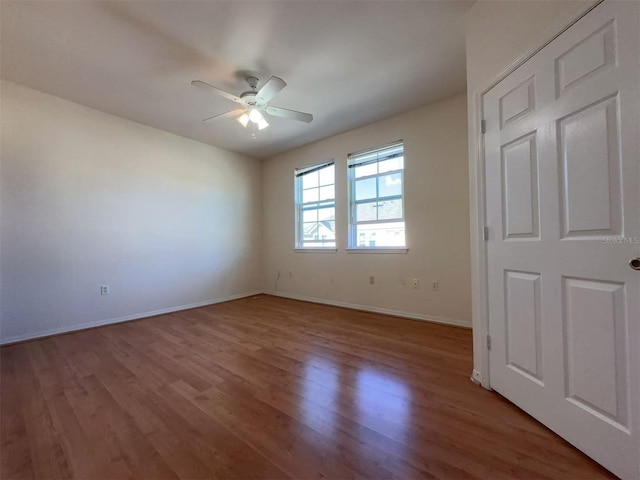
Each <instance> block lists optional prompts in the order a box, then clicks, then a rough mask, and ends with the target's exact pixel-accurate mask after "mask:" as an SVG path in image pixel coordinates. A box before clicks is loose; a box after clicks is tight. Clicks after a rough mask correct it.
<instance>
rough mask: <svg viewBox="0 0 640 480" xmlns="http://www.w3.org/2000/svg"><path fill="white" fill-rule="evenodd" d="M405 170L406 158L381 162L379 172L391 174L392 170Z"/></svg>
mask: <svg viewBox="0 0 640 480" xmlns="http://www.w3.org/2000/svg"><path fill="white" fill-rule="evenodd" d="M403 168H404V157H396V158H391V159H389V160H385V161H384V162H380V163H379V166H378V171H379V172H380V173H385V172H391V171H392V170H402V169H403Z"/></svg>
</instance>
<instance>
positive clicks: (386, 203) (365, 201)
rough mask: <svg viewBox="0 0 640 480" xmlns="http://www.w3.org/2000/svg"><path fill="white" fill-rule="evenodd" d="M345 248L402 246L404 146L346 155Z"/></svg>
mask: <svg viewBox="0 0 640 480" xmlns="http://www.w3.org/2000/svg"><path fill="white" fill-rule="evenodd" d="M348 166H349V248H354V249H376V248H380V249H385V248H404V247H405V233H404V204H403V191H404V188H403V185H404V145H403V143H402V141H400V142H397V143H394V144H392V145H387V146H385V147H380V148H376V149H373V150H367V151H365V152H360V153H353V154H351V155H349V164H348Z"/></svg>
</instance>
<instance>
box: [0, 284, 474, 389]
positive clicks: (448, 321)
mask: <svg viewBox="0 0 640 480" xmlns="http://www.w3.org/2000/svg"><path fill="white" fill-rule="evenodd" d="M262 293H264V294H266V295H273V296H276V297H284V298H290V299H293V300H301V301H304V302H311V303H320V304H324V305H332V306H334V307H343V308H350V309H352V310H361V311H364V312H373V313H382V314H385V315H393V316H395V317H402V318H410V319H412V320H421V321H425V322H434V323H442V324H445V325H455V326H457V327H464V328H471V322H469V321H466V320H459V319H453V318H444V317H438V316H434V315H422V314H420V313H412V312H403V311H401V310H392V309H389V308H381V307H372V306H369V305H358V304H355V303H347V302H339V301H336V300H329V299H326V298H316V297H307V296H304V295H296V294H292V293H285V292H276V291H260V290H257V291H252V292H245V293H240V294H237V295H229V296H226V297H220V298H216V299H213V300H205V301H204V302H196V303H190V304H188V305H179V306H176V307H168V308H162V309H159V310H152V311H150V312H143V313H136V314H134V315H126V316H124V317H116V318H108V319H105V320H98V321H95V322H87V323H81V324H78V325H72V326H64V327H58V328H51V329H48V330H44V331H41V332H37V333H29V334H23V335H15V336H13V337H8V338H0V345H9V344H11V343H16V342H24V341H27V340H34V339H36V338H42V337H49V336H51V335H58V334H61V333H70V332H75V331H78V330H86V329H88V328H95V327H102V326H104V325H112V324H116V323H122V322H129V321H131V320H139V319H141V318H147V317H155V316H156V315H163V314H166V313H173V312H179V311H181V310H189V309H190V308H198V307H206V306H207V305H214V304H216V303H222V302H228V301H231V300H237V299H239V298H245V297H251V296H254V295H260V294H262ZM474 377H475V375H474Z"/></svg>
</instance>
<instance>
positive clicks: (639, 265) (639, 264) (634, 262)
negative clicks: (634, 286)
mask: <svg viewBox="0 0 640 480" xmlns="http://www.w3.org/2000/svg"><path fill="white" fill-rule="evenodd" d="M629 266H630V267H631V268H633V269H634V270H640V257H636V258H632V259H631V260H629Z"/></svg>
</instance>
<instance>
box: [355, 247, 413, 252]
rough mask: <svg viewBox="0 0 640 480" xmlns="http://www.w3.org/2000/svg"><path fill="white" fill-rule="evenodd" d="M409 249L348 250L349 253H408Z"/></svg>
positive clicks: (373, 248) (367, 248)
mask: <svg viewBox="0 0 640 480" xmlns="http://www.w3.org/2000/svg"><path fill="white" fill-rule="evenodd" d="M408 251H409V249H408V248H396V247H361V248H347V253H407V252H408Z"/></svg>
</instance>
